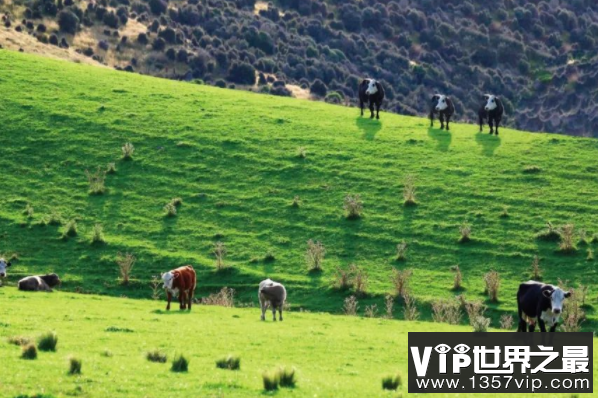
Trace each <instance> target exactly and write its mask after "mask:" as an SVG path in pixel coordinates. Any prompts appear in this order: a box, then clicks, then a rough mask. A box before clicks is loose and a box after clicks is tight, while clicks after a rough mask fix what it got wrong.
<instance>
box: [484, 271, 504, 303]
mask: <svg viewBox="0 0 598 398" xmlns="http://www.w3.org/2000/svg"><path fill="white" fill-rule="evenodd" d="M484 283H485V284H486V293H487V294H488V298H489V299H490V301H492V302H495V303H496V302H498V290H499V289H500V275H499V274H498V272H496V271H490V272H488V273H487V274H486V275H484Z"/></svg>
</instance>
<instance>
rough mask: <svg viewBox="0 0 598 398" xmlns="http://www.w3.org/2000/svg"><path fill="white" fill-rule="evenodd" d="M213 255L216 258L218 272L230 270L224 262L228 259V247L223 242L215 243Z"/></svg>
mask: <svg viewBox="0 0 598 398" xmlns="http://www.w3.org/2000/svg"><path fill="white" fill-rule="evenodd" d="M212 253H213V254H214V257H215V258H216V270H218V271H221V270H224V269H226V268H228V265H227V264H226V263H225V261H224V260H225V258H226V245H225V244H224V243H223V242H220V241H219V242H216V243H214V250H213V251H212Z"/></svg>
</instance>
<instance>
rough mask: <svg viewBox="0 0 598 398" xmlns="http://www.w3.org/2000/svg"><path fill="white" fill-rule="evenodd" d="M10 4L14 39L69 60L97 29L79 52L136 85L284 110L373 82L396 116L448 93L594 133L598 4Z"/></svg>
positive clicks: (408, 0) (537, 121)
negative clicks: (226, 95) (109, 64)
mask: <svg viewBox="0 0 598 398" xmlns="http://www.w3.org/2000/svg"><path fill="white" fill-rule="evenodd" d="M14 3H17V4H19V3H20V4H22V5H23V6H24V7H26V8H25V11H24V13H23V14H24V15H23V17H24V18H25V20H23V21H21V24H19V19H21V16H18V17H17V16H9V17H7V18H6V22H7V23H6V25H7V26H10V25H11V23H10V22H11V20H12V26H13V27H14V28H15V29H17V30H18V31H21V32H23V33H30V34H32V35H37V37H38V39H39V40H40V41H42V42H47V41H48V40H49V41H50V43H51V44H54V45H57V43H58V41H59V40H58V38H60V39H61V40H60V43H61V44H60V45H61V46H63V47H64V46H66V45H68V44H67V43H64V41H63V40H62V39H64V37H63V36H65V35H67V41H68V42H69V43H70V42H71V41H72V37H71V36H70V35H73V34H77V32H79V31H81V30H83V29H86V28H89V27H93V26H100V27H102V28H103V29H104V33H105V35H106V36H107V37H106V38H103V39H102V40H98V44H97V47H98V49H96V50H94V49H92V48H85V49H78V50H79V51H82V52H83V53H84V54H85V55H87V56H90V57H93V58H94V59H96V60H98V61H100V62H104V59H105V56H106V55H107V53H108V52H110V51H114V52H116V53H117V56H116V59H117V60H118V62H117V64H116V65H115V66H116V67H117V68H119V69H124V70H127V71H136V72H139V73H144V74H152V75H156V76H162V77H168V78H173V79H186V80H189V81H191V80H194V79H202V81H203V82H206V83H209V84H214V85H217V86H220V87H231V86H230V83H234V84H236V85H243V86H253V85H254V84H256V83H258V86H257V87H254V88H252V89H254V90H258V91H260V92H266V93H267V92H269V93H271V94H274V95H282V96H289V95H291V91H290V90H289V89H287V88H286V84H294V85H298V86H301V87H302V88H304V89H308V90H309V91H310V92H311V94H312V95H313V96H314V97H316V98H320V99H323V100H326V101H329V102H333V103H351V104H355V99H356V96H357V86H358V82H359V81H360V79H362V78H363V77H367V76H372V77H375V78H378V79H379V80H381V81H382V82H383V83H384V85H385V87H386V93H387V100H386V103H385V105H384V108H385V109H386V110H390V111H393V112H398V113H402V114H408V115H415V114H423V113H425V111H426V110H427V108H428V102H429V98H430V94H431V93H432V92H435V91H441V92H445V93H447V94H450V95H452V97H453V100H454V101H455V105H456V108H457V115H456V117H457V118H458V119H461V120H475V118H476V113H475V112H476V110H477V107H478V106H479V102H480V96H481V95H482V93H484V92H493V93H497V94H499V95H501V96H502V98H503V101H504V104H505V107H506V114H507V117H506V123H507V124H508V125H510V126H513V127H517V128H521V129H526V130H532V131H549V132H566V133H570V134H574V135H595V134H596V133H595V132H596V131H598V118H596V117H595V115H596V114H597V112H598V109H597V105H596V104H593V103H592V98H593V97H595V96H596V91H597V90H598V71H597V70H596V68H595V67H593V66H594V65H595V64H596V55H595V51H594V50H595V48H596V44H597V43H596V40H597V39H596V38H597V37H598V4H597V3H596V2H595V1H593V0H572V1H568V2H558V3H555V2H549V1H537V0H533V1H527V0H495V1H493V2H492V7H488V3H487V2H486V1H482V0H467V1H461V0H423V1H420V0H417V1H416V0H403V1H396V0H393V1H387V0H375V1H370V2H367V3H365V2H362V1H358V0H346V1H339V0H302V1H299V0H279V1H276V2H270V3H268V4H267V7H264V6H265V4H260V5H261V6H260V7H259V12H258V11H256V1H255V0H235V1H224V0H187V1H183V2H180V3H176V4H175V3H169V2H168V1H165V0H149V1H145V0H134V1H129V0H110V1H108V0H100V1H97V2H95V3H90V4H89V5H88V6H86V8H82V7H83V6H82V4H80V3H74V2H73V1H61V0H56V1H55V0H33V1H31V0H29V1H23V0H21V1H18V0H17V1H15V2H14ZM2 8H3V7H2V6H0V10H2ZM2 11H5V10H2ZM42 17H46V18H47V17H51V18H56V19H57V22H58V25H59V27H60V31H59V32H46V29H45V26H42V27H41V28H39V25H40V23H39V22H40V18H42ZM132 19H134V20H136V21H138V22H140V23H142V24H144V25H146V26H147V32H145V33H140V34H136V35H135V37H130V38H128V37H126V36H123V37H120V36H121V35H120V34H119V31H118V30H117V29H120V30H121V31H123V30H124V28H125V27H126V26H127V24H128V23H129V21H130V20H132ZM36 26H38V28H37V29H36ZM111 30H115V31H114V32H112V31H111ZM48 34H50V39H48ZM52 35H53V36H52ZM126 50H129V51H126ZM256 72H257V73H256ZM223 79H225V80H226V81H225V80H223ZM226 82H228V84H227V83H226ZM272 83H277V84H272Z"/></svg>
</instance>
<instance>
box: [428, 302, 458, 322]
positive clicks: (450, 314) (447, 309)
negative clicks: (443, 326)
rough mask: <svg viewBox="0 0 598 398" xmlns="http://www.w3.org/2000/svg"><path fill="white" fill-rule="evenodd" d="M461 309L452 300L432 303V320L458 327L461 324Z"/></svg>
mask: <svg viewBox="0 0 598 398" xmlns="http://www.w3.org/2000/svg"><path fill="white" fill-rule="evenodd" d="M461 317H462V314H461V308H460V307H459V303H457V302H456V301H454V300H437V301H433V302H432V319H434V322H439V323H448V324H451V325H458V324H459V323H460V322H461Z"/></svg>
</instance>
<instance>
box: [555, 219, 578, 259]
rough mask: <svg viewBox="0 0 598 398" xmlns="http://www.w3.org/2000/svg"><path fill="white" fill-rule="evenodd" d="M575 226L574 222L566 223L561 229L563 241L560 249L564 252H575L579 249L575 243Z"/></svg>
mask: <svg viewBox="0 0 598 398" xmlns="http://www.w3.org/2000/svg"><path fill="white" fill-rule="evenodd" d="M574 233H575V227H574V226H573V224H566V225H564V226H563V227H562V228H561V230H560V236H561V242H560V244H559V249H560V251H561V252H563V253H573V252H575V251H576V250H577V247H575V243H574Z"/></svg>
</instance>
